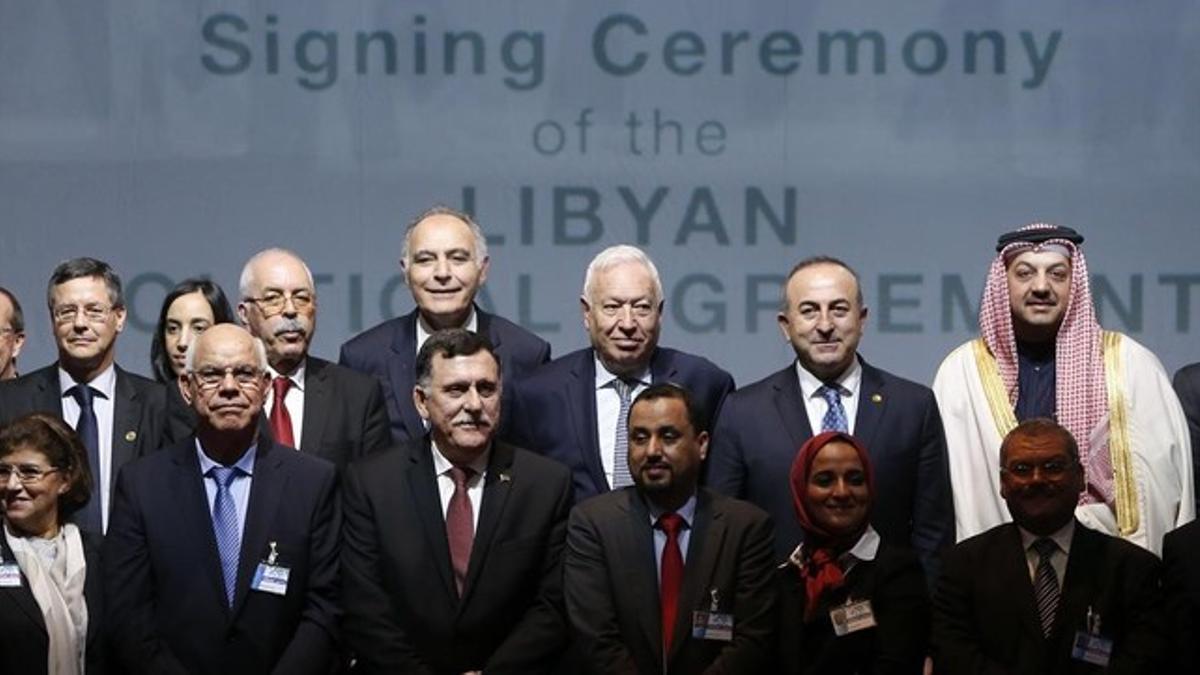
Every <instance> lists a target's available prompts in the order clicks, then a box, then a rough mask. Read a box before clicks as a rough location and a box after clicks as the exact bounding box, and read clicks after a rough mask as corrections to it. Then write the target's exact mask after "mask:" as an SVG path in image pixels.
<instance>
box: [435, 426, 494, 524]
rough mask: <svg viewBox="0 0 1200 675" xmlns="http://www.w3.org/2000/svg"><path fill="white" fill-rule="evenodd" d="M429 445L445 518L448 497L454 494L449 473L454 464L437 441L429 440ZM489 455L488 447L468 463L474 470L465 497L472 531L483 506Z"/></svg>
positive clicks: (448, 506)
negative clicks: (484, 480)
mask: <svg viewBox="0 0 1200 675" xmlns="http://www.w3.org/2000/svg"><path fill="white" fill-rule="evenodd" d="M429 446H430V448H429V451H430V452H431V453H433V471H434V474H436V475H437V486H438V496H439V497H440V498H441V500H442V518H443V519H445V518H446V512H447V511H449V510H450V498H451V497H453V496H454V478H453V477H452V476H451V475H450V469H452V468H454V465H453V464H451V463H450V460H448V459H446V456H445V455H443V454H442V451H441V450H438V447H437V443H434V442H433V441H432V440H430V442H429ZM491 455H492V449H491V448H488V449H487V450H486V451H485V452H484V453H483V454H481V455H479V456H478V457H476V458H475V461H473V462H471V463H470V464H469V465H468V466H469V467H471V468H472V469H474V471H475V475H474V476H471V479H470V480H469V481H467V499H468V500H469V501H470V502H471V530H472V531H475V530H478V529H479V507H480V506H483V479H484V478H485V477H486V476H487V465H488V458H490V457H491Z"/></svg>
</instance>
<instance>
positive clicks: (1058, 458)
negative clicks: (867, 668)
mask: <svg viewBox="0 0 1200 675" xmlns="http://www.w3.org/2000/svg"><path fill="white" fill-rule="evenodd" d="M1084 486H1085V482H1084V472H1083V467H1082V465H1081V464H1080V462H1079V449H1078V446H1077V445H1076V442H1075V439H1074V437H1072V436H1071V433H1070V432H1069V431H1067V430H1066V429H1065V428H1063V427H1061V426H1059V425H1058V424H1057V423H1055V422H1054V421H1052V420H1048V419H1041V418H1035V419H1032V420H1027V421H1025V422H1022V423H1021V424H1019V425H1018V426H1017V427H1016V428H1015V429H1013V430H1012V431H1011V432H1009V434H1008V435H1007V436H1006V437H1005V439H1004V442H1003V444H1002V446H1001V448H1000V491H1001V494H1002V496H1003V497H1004V500H1005V503H1006V504H1007V505H1008V510H1009V513H1010V514H1011V515H1012V518H1013V522H1011V523H1006V524H1003V525H999V526H997V527H994V528H992V529H991V530H988V531H986V532H984V533H983V534H979V535H976V536H974V537H971V538H970V539H967V540H965V541H963V542H961V543H960V544H958V545H957V546H955V547H954V548H953V549H950V550H949V551H947V552H946V555H945V563H944V565H943V567H942V578H941V580H940V581H939V584H938V590H937V592H936V594H935V595H934V622H933V652H934V653H933V658H934V667H935V669H936V670H937V672H939V673H941V672H945V673H951V674H952V675H953V674H954V673H1001V672H1003V673H1028V674H1029V675H1033V674H1044V673H1092V672H1095V673H1099V672H1110V673H1152V672H1155V670H1156V669H1158V668H1161V667H1162V666H1164V665H1165V662H1164V659H1165V658H1166V656H1167V653H1166V649H1167V638H1166V623H1165V620H1164V611H1163V601H1164V600H1163V594H1162V590H1161V588H1160V581H1161V569H1160V565H1159V562H1158V558H1156V557H1155V556H1154V554H1152V553H1150V552H1148V551H1145V550H1143V549H1141V548H1139V547H1137V546H1135V545H1134V544H1131V543H1129V542H1126V541H1124V540H1121V539H1118V538H1116V537H1112V536H1109V535H1107V534H1104V533H1101V532H1097V531H1095V530H1091V529H1088V528H1087V527H1085V526H1084V525H1083V524H1082V523H1080V522H1079V521H1078V520H1076V519H1075V517H1074V513H1075V506H1076V504H1077V503H1078V501H1079V499H1080V495H1081V493H1082V492H1083V491H1084Z"/></svg>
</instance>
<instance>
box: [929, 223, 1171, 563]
mask: <svg viewBox="0 0 1200 675" xmlns="http://www.w3.org/2000/svg"><path fill="white" fill-rule="evenodd" d="M1082 243H1083V237H1082V236H1080V235H1079V233H1077V232H1076V231H1075V230H1072V229H1070V228H1067V227H1061V226H1056V225H1048V224H1044V223H1036V224H1033V225H1028V226H1026V227H1023V228H1021V229H1019V230H1016V231H1014V232H1010V233H1007V234H1005V235H1003V236H1001V237H1000V239H999V242H998V243H997V246H996V251H997V254H996V258H995V259H994V260H993V261H992V265H991V268H990V270H989V273H988V278H987V282H986V284H985V287H984V291H983V299H982V302H981V303H980V310H979V324H980V333H981V337H979V338H978V339H975V340H972V341H970V342H968V343H966V344H964V345H962V346H960V347H958V348H957V349H955V350H954V351H953V352H951V353H950V355H949V356H947V357H946V360H945V361H943V362H942V365H941V367H940V368H939V369H938V373H937V376H936V378H935V379H934V384H933V390H934V393H935V394H936V395H937V398H938V406H939V408H940V409H941V414H942V421H943V423H944V425H945V427H946V445H947V448H948V450H949V454H950V475H951V482H952V484H953V485H954V511H955V519H956V526H957V537H958V539H959V540H960V541H961V540H962V539H965V538H967V537H970V536H972V535H975V534H978V533H980V532H983V531H985V530H987V529H990V528H991V527H994V526H995V525H998V524H1000V523H1003V522H1007V521H1008V520H1009V515H1008V511H1007V510H1006V509H1005V506H1004V501H1003V499H1001V497H1000V485H999V481H998V478H997V476H998V474H997V473H996V467H997V466H998V465H999V464H998V462H999V452H1000V442H1001V440H1002V439H1003V438H1004V436H1005V434H1007V433H1008V432H1009V431H1010V430H1012V428H1013V427H1015V426H1016V425H1017V423H1018V422H1019V421H1022V420H1026V419H1031V418H1035V417H1050V418H1054V419H1056V420H1057V421H1058V422H1059V423H1060V424H1061V425H1063V426H1064V427H1066V428H1067V429H1068V430H1070V431H1071V433H1072V434H1073V435H1074V436H1075V437H1076V438H1077V439H1079V444H1080V446H1081V448H1080V461H1081V462H1082V464H1083V468H1084V473H1085V476H1086V488H1085V489H1084V491H1083V492H1082V493H1081V494H1080V496H1079V507H1078V509H1077V511H1076V516H1077V517H1078V518H1079V520H1080V521H1081V522H1082V523H1083V524H1085V525H1087V526H1088V527H1091V528H1093V529H1097V530H1101V531H1103V532H1107V533H1109V534H1113V535H1117V536H1121V537H1124V538H1126V539H1129V540H1130V541H1133V542H1135V543H1137V544H1140V545H1141V546H1143V547H1145V548H1148V549H1150V550H1152V551H1154V552H1156V553H1157V552H1159V550H1160V549H1161V545H1162V536H1163V534H1165V533H1166V532H1167V531H1169V530H1171V529H1173V528H1175V527H1176V526H1177V525H1180V524H1182V523H1185V522H1187V521H1189V520H1191V519H1192V518H1193V517H1194V516H1195V513H1194V511H1195V506H1194V500H1193V489H1194V487H1193V484H1192V467H1191V446H1190V440H1189V438H1188V430H1187V423H1186V421H1185V419H1184V416H1183V412H1182V410H1181V409H1180V406H1179V402H1178V400H1177V399H1176V397H1175V394H1174V392H1173V391H1172V390H1171V386H1170V382H1169V380H1168V379H1167V376H1166V373H1165V372H1164V371H1163V368H1162V364H1160V363H1159V361H1158V359H1157V358H1156V357H1155V356H1154V355H1153V354H1152V353H1151V352H1150V351H1149V350H1147V349H1146V348H1145V347H1143V346H1142V345H1140V344H1138V343H1137V342H1135V341H1134V340H1132V339H1130V338H1129V337H1128V336H1126V335H1122V334H1121V333H1117V332H1113V331H1105V330H1102V329H1101V328H1100V325H1099V324H1098V323H1097V321H1096V314H1095V309H1094V306H1093V303H1092V294H1091V289H1090V286H1089V283H1088V270H1087V261H1086V259H1085V258H1084V255H1083V251H1082V250H1080V248H1079V246H1080V244H1082Z"/></svg>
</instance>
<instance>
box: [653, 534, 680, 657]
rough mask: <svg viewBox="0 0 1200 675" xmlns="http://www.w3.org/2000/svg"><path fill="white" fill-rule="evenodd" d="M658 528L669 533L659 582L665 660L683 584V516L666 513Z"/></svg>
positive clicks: (669, 652)
mask: <svg viewBox="0 0 1200 675" xmlns="http://www.w3.org/2000/svg"><path fill="white" fill-rule="evenodd" d="M658 528H659V529H661V530H662V531H663V532H666V533H667V544H666V546H663V552H662V579H661V581H660V582H659V585H660V588H659V594H658V595H659V600H660V602H661V604H662V637H663V640H662V642H663V662H664V663H665V662H666V660H667V658H668V657H669V656H670V655H671V638H672V636H673V635H674V633H675V616H676V609H678V608H677V607H676V605H677V604H678V603H679V587H680V586H682V585H683V554H682V553H680V551H679V531H680V530H682V529H683V516H681V515H679V514H678V513H664V514H663V515H662V516H660V517H659V519H658Z"/></svg>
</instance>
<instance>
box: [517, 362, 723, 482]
mask: <svg viewBox="0 0 1200 675" xmlns="http://www.w3.org/2000/svg"><path fill="white" fill-rule="evenodd" d="M595 354H596V352H595V351H594V350H592V349H591V348H588V349H581V350H579V351H575V352H571V353H570V354H567V355H566V356H562V357H559V358H557V359H555V360H554V361H553V362H552V363H550V364H548V365H546V366H545V367H543V368H541V369H540V370H538V372H536V373H534V374H533V375H532V376H530V377H528V378H526V379H525V380H523V381H521V382H518V383H517V386H516V388H515V390H514V391H513V397H512V406H511V407H512V415H511V416H510V417H509V426H508V431H507V433H506V436H507V438H509V439H510V440H511V441H512V442H513V443H516V444H517V445H520V446H522V447H525V448H529V449H530V450H533V451H535V452H539V453H541V454H543V455H546V456H547V457H551V458H553V459H556V460H558V461H559V462H562V463H563V464H565V465H567V466H568V467H569V468H570V469H571V473H572V475H573V477H574V480H575V501H576V502H581V501H583V500H584V499H587V498H588V497H591V496H593V495H597V494H601V493H604V492H608V491H609V485H608V481H607V480H606V479H605V476H604V464H603V463H602V462H601V460H600V439H599V437H598V435H597V431H596V357H595ZM650 378H651V380H652V382H654V383H658V382H674V383H675V384H678V385H681V386H683V387H684V388H686V389H687V390H688V392H689V393H691V395H692V400H693V401H695V403H696V404H697V405H698V406H700V408H701V418H702V419H703V420H705V428H706V429H707V428H708V427H709V426H710V421H711V420H713V419H715V417H716V415H717V413H718V411H720V409H721V405H722V404H723V403H724V401H725V397H726V395H728V394H729V392H731V391H733V378H732V377H731V376H730V375H729V373H727V372H725V371H724V370H721V369H720V368H718V367H717V366H715V365H714V364H713V363H712V362H711V361H709V360H708V359H705V358H702V357H699V356H692V355H691V354H685V353H683V352H679V351H675V350H674V349H667V348H666V347H659V348H657V349H655V350H654V355H653V356H651V358H650Z"/></svg>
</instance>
